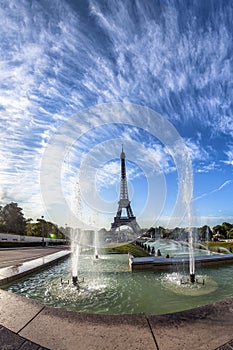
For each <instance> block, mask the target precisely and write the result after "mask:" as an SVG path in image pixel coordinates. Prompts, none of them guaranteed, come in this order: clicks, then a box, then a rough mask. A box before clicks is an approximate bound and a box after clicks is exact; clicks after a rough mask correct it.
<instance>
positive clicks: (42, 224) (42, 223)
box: [41, 215, 45, 247]
mask: <svg viewBox="0 0 233 350" xmlns="http://www.w3.org/2000/svg"><path fill="white" fill-rule="evenodd" d="M41 219H42V220H41V231H42V246H43V247H44V246H45V242H44V215H42V216H41Z"/></svg>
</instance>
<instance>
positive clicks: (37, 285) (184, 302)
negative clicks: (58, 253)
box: [7, 254, 233, 314]
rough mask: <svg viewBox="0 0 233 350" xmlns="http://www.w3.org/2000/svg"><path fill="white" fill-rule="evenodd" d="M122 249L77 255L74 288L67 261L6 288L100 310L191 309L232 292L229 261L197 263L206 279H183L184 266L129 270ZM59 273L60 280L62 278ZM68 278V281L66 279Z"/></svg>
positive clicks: (69, 305) (49, 302)
mask: <svg viewBox="0 0 233 350" xmlns="http://www.w3.org/2000/svg"><path fill="white" fill-rule="evenodd" d="M128 260H129V257H128V255H125V254H108V255H100V256H99V259H95V257H94V256H93V255H88V254H81V255H80V256H79V278H80V279H82V278H84V282H83V283H81V284H80V289H79V290H78V289H77V288H76V287H75V286H73V285H72V283H71V268H70V266H71V261H70V259H67V260H66V261H64V262H62V263H60V264H58V265H56V266H53V267H50V268H49V269H47V270H46V271H43V272H41V273H38V274H35V275H32V276H30V277H28V278H27V279H25V280H23V281H20V282H18V283H15V284H12V285H11V286H9V287H8V288H7V290H9V291H12V292H14V293H17V294H20V295H24V296H26V297H28V298H34V299H37V300H40V301H41V302H42V303H44V304H46V305H49V306H52V307H59V308H66V309H69V310H76V311H80V312H89V313H103V314H127V313H128V314H133V313H145V314H163V313H168V312H174V311H179V310H185V309H190V308H193V307H197V306H200V305H205V304H209V303H212V302H214V301H217V300H220V299H224V298H227V297H230V296H232V295H233V287H232V286H233V265H232V264H224V265H218V266H215V267H214V268H213V267H205V268H199V269H198V271H197V278H198V279H200V280H202V279H205V285H202V284H195V285H191V286H190V285H185V284H181V283H180V280H181V278H182V277H183V276H184V275H187V273H188V271H187V266H184V267H183V269H182V267H181V266H179V267H177V271H176V270H174V269H173V270H172V271H140V272H139V271H138V272H133V273H132V272H130V269H129V264H128ZM61 278H62V281H63V282H62V283H61ZM68 281H69V283H68Z"/></svg>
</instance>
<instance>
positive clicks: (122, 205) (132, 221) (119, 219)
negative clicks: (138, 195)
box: [111, 145, 141, 232]
mask: <svg viewBox="0 0 233 350" xmlns="http://www.w3.org/2000/svg"><path fill="white" fill-rule="evenodd" d="M122 209H125V211H126V216H122ZM124 225H126V226H129V227H131V228H132V229H133V231H134V232H138V231H139V230H140V229H141V228H140V226H139V225H138V223H137V221H136V217H135V216H134V215H133V211H132V208H131V205H130V201H129V196H128V188H127V179H126V167H125V153H124V150H123V145H122V151H121V192H120V200H119V202H118V210H117V214H116V216H115V217H114V222H112V224H111V229H112V230H116V229H117V228H118V227H120V226H124Z"/></svg>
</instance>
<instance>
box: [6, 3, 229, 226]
mask: <svg viewBox="0 0 233 350" xmlns="http://www.w3.org/2000/svg"><path fill="white" fill-rule="evenodd" d="M232 20H233V3H232V1H230V0H224V1H219V0H218V1H217V0H208V1H203V0H193V1H186V0H176V1H174V0H173V1H171V0H160V1H159V0H154V1H133V0H130V1H129V0H128V1H114V0H111V1H104V0H102V1H97V0H96V1H91V0H90V1H88V0H85V1H84V0H81V1H79V0H77V1H71V0H67V1H65V0H53V1H49V0H40V1H34V0H22V1H17V0H8V1H1V3H0V23H1V24H0V26H1V30H0V46H1V51H0V119H1V129H0V132H1V137H0V144H1V147H0V159H1V163H0V184H1V185H0V202H1V204H3V205H4V204H6V203H8V202H10V201H16V202H18V203H19V205H20V206H21V207H23V209H24V213H25V216H26V217H32V218H35V219H36V218H37V217H39V216H41V215H45V217H46V218H47V219H50V220H53V221H56V222H58V223H59V224H61V225H64V224H65V223H69V214H68V213H66V212H63V209H64V208H63V205H62V203H60V202H59V200H64V201H65V205H66V207H67V206H68V207H69V208H70V210H71V211H72V213H73V214H74V215H78V216H79V219H80V218H81V220H82V221H83V222H85V223H88V224H93V223H94V225H97V226H105V227H107V228H109V227H110V222H111V221H112V219H113V216H114V215H115V212H116V209H117V200H118V195H119V155H120V152H121V145H122V144H124V147H125V150H126V158H127V175H128V180H129V192H130V197H131V200H132V202H131V203H132V208H133V211H134V213H135V214H136V215H137V217H138V221H139V223H140V224H141V226H152V225H163V226H167V225H169V222H170V221H171V217H172V215H173V213H174V206H175V203H176V201H177V195H178V192H179V174H178V173H179V171H177V169H176V167H177V164H176V161H175V160H174V157H173V156H172V154H171V153H170V152H169V149H168V148H167V145H166V144H164V143H163V142H162V141H161V139H159V137H157V136H158V134H156V132H157V131H156V123H155V124H154V122H153V121H152V122H151V125H152V126H153V127H152V126H151V129H150V128H148V127H145V128H144V126H143V123H144V121H145V125H146V124H147V122H148V120H147V117H146V115H147V112H146V111H147V110H148V109H149V110H150V111H154V113H155V115H157V114H156V113H158V114H159V115H160V116H161V118H162V119H163V120H165V121H167V122H168V123H169V124H168V128H170V126H171V129H172V130H173V128H174V130H176V131H177V133H178V134H179V135H180V137H181V138H182V140H183V142H184V144H185V145H186V148H187V153H188V154H189V156H190V158H191V161H192V170H193V177H192V180H193V199H192V217H193V219H192V223H195V224H197V225H204V224H208V225H210V226H213V225H215V224H218V223H222V222H224V221H228V222H232V221H233V196H232V194H233V183H232V166H233V138H232V136H233V117H232V101H233V98H232V97H233V96H232V85H233V64H232V63H233V62H232V61H233V50H232V46H233V40H232ZM114 103H118V107H119V106H121V108H124V106H129V105H132V106H139V110H140V113H141V114H140V117H139V116H138V115H137V116H136V117H135V115H133V114H132V113H131V118H132V121H135V124H134V123H133V122H132V123H131V124H130V125H129V124H127V123H126V120H125V119H124V117H123V116H124V113H123V112H122V113H121V110H119V111H118V112H119V114H117V113H116V112H117V110H116V109H114V108H115V107H113V110H114V111H115V112H114V113H116V114H115V115H114V113H113V115H112V117H110V114H111V113H110V112H109V109H108V108H109V106H112V105H111V104H114ZM95 106H97V107H95ZM141 107H142V109H140V108H141ZM93 108H94V111H96V117H95V112H93ZM95 108H97V109H95ZM143 108H144V109H145V110H144V111H145V113H144V111H143ZM106 110H107V112H106ZM132 110H134V107H132ZM132 110H131V112H132ZM86 111H89V112H86ZM100 111H101V112H100ZM101 113H102V114H101ZM129 113H130V111H129ZM135 113H136V112H135ZM100 114H101V116H100ZM136 114H137V113H136ZM98 118H102V119H101V120H102V124H101V125H99V124H98V122H97V120H99V119H98ZM140 118H141V119H140ZM150 118H152V119H153V113H152V112H151V114H150ZM126 119H127V118H126ZM153 120H156V117H155V119H153ZM114 121H115V123H114ZM161 123H162V124H163V122H161ZM164 123H165V122H164ZM165 124H166V123H165ZM165 124H163V125H165ZM165 129H166V128H165ZM62 130H63V131H64V132H65V133H64V134H63V135H60V136H61V137H60V139H59V142H61V144H60V147H61V148H57V149H56V152H58V153H59V152H60V153H59V154H60V158H59V154H58V153H56V156H54V158H53V157H52V156H51V154H53V153H52V151H51V147H52V146H51V145H53V142H54V140H56V142H58V138H56V137H57V135H58V134H59V132H61V131H62ZM166 131H167V130H164V133H166ZM162 133H163V131H162V130H160V135H161V134H162ZM48 149H49V150H50V151H51V152H50V153H49V152H47V153H46V150H48ZM62 149H63V151H61V150H62ZM58 150H60V151H58ZM46 154H50V157H52V158H50V159H48V158H46ZM53 155H54V154H53ZM58 158H59V159H58ZM44 159H45V161H44ZM54 159H55V160H54ZM56 160H57V163H56ZM53 161H54V163H53ZM45 165H46V166H45ZM56 166H57V168H56ZM83 169H84V170H85V171H84V170H83ZM41 174H42V175H41ZM48 174H50V175H48ZM51 174H52V176H54V178H55V177H57V179H60V180H59V181H60V182H61V193H63V197H59V198H60V199H59V198H58V197H56V193H58V192H59V191H58V189H57V188H56V183H58V182H56V181H54V184H53V183H51V181H52V180H51V179H52V177H51ZM47 175H48V176H50V178H48V185H49V187H48V188H47V189H45V188H43V181H47V180H45V179H46V176H47ZM150 181H151V183H150ZM41 184H42V185H41ZM148 184H149V185H148ZM92 185H93V186H92ZM41 186H42V188H41ZM50 189H52V190H51V191H50ZM47 191H48V192H49V196H50V198H49V201H48V198H45V197H46V196H47V193H45V192H47ZM93 191H95V193H96V194H97V195H98V196H99V197H98V196H97V197H98V198H97V197H96V198H97V199H98V200H99V205H98V200H97V199H96V200H95V201H93V202H92V197H93V198H94V197H95V196H94V195H93ZM47 197H48V196H47ZM61 198H62V199H61ZM48 202H49V203H48ZM148 203H149V205H147V204H148ZM51 208H52V209H51ZM64 210H65V209H64ZM77 213H78V214H77ZM71 216H72V215H71ZM180 224H181V225H182V224H184V225H186V224H187V223H186V222H183V223H182V220H180Z"/></svg>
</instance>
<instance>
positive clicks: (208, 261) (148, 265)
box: [129, 254, 233, 271]
mask: <svg viewBox="0 0 233 350" xmlns="http://www.w3.org/2000/svg"><path fill="white" fill-rule="evenodd" d="M232 262H233V254H215V255H203V256H197V257H195V266H203V265H204V266H211V265H217V264H227V263H232ZM179 265H182V266H184V265H189V257H183V258H180V257H171V258H166V257H162V256H148V257H141V258H134V257H130V258H129V266H130V269H131V271H136V270H143V271H145V270H151V271H156V270H167V269H172V268H175V269H176V268H177V266H179Z"/></svg>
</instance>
